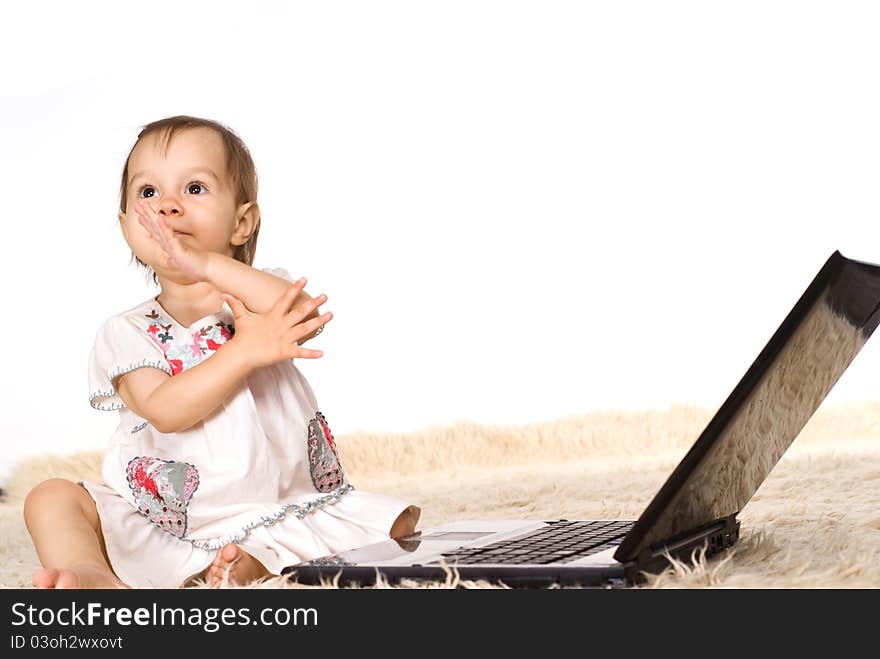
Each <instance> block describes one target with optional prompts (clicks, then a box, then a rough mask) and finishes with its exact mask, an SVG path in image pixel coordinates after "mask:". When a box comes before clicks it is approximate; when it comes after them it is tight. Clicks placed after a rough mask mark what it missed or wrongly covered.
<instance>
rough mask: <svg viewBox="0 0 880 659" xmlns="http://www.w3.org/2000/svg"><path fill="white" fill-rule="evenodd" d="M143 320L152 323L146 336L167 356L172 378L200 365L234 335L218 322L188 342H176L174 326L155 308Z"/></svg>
mask: <svg viewBox="0 0 880 659" xmlns="http://www.w3.org/2000/svg"><path fill="white" fill-rule="evenodd" d="M144 317H145V318H149V319H150V321H152V322H151V323H150V325H149V326H148V327H147V330H146V331H147V334H149V335H150V338H152V339H153V341H154V342H155V343H156V345H158V346H159V347H160V348H162V352H164V353H165V359H167V360H168V364H169V365H170V366H171V375H172V376H173V375H177V374H178V373H181V372H183V371H185V370H186V369H188V368H192V367H193V366H196V365H197V364H200V363H201V362H202V361H203V360H204V359H205V358H206V357H208V356H209V355H212V354H214V353H215V352H216V351H217V350H218V349H219V348H220V346H222V345H223V344H224V343H226V342H227V341H228V340H229V339H231V338H232V337H233V336H235V328H234V327H233V326H232V325H231V324H228V323H224V322H223V321H219V322H217V323H215V324H214V325H205V326H203V327H201V328H199V329H198V330H196V331H195V332H193V333H192V336H190V337H189V338H190V341H189V342H188V343H185V342H183V341H181V340H175V337H174V335H173V334H172V332H171V329H172V327H173V326H174V325H173V323H171V322H166V321H168V318H166V317H165V316H164V315H162V314H161V313H159V312H158V311H156V310H155V309H150V313H147V314H144ZM161 330H164V331H161Z"/></svg>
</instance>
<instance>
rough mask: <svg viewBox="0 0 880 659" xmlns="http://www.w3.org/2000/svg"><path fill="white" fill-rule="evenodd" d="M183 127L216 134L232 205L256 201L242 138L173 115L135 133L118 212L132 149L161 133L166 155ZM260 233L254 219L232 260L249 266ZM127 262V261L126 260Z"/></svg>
mask: <svg viewBox="0 0 880 659" xmlns="http://www.w3.org/2000/svg"><path fill="white" fill-rule="evenodd" d="M187 128H210V129H211V130H213V131H214V132H216V133H217V134H218V135H219V136H220V138H221V139H222V140H223V150H224V151H225V152H226V169H227V174H229V175H230V176H232V181H233V189H234V190H235V205H236V206H239V205H241V204H244V203H247V202H249V201H256V200H257V168H256V167H255V166H254V161H253V159H252V158H251V154H250V151H248V148H247V147H246V146H245V144H244V142H243V141H242V139H241V138H240V137H239V136H238V135H237V134H236V133H235V131H233V130H232V129H231V128H228V127H226V126H224V125H223V124H221V123H218V122H216V121H211V120H210V119H200V118H198V117H189V116H186V115H177V116H176V117H167V118H166V119H159V120H158V121H154V122H152V123H149V124H147V125H146V126H144V127H143V130H141V132H140V133H138V136H137V140H135V143H134V144H133V145H132V147H131V150H130V151H129V152H128V156H126V158H125V167H124V168H123V169H122V186H121V188H120V193H119V209H120V210H121V211H122V212H123V213H124V212H125V210H126V207H127V206H128V161H129V160H130V159H131V154H132V152H133V151H134V149H135V147H136V146H137V145H138V144H139V143H140V141H141V139H142V138H144V137H147V136H148V135H152V134H154V133H161V134H163V136H164V139H163V141H162V147H161V149H162V151H163V153H164V152H167V150H168V144H169V143H170V142H171V138H172V137H174V134H175V133H176V132H178V131H180V130H184V129H187ZM259 233H260V218H257V226H256V228H255V229H254V232H253V233H252V234H251V237H250V238H249V239H248V241H247V242H246V243H244V244H243V245H239V246H238V247H236V248H235V253H234V254H233V255H232V256H233V258H234V259H235V260H236V261H241V262H242V263H247V264H248V265H253V263H254V253H255V252H256V251H257V235H258V234H259ZM131 256H132V258H133V259H134V260H135V261H137V264H138V267H143V268H146V269H147V275H148V276H149V273H152V276H153V283H154V284H156V285H157V286H158V285H159V277H158V276H157V275H156V273H155V271H153V269H152V268H151V267H150V266H148V265H147V264H146V263H144V262H143V261H141V260H140V259H139V258H138V257H137V256H136V255H135V253H134V252H132V253H131ZM129 262H130V261H129Z"/></svg>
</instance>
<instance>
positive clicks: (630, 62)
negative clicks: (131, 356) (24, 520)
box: [0, 0, 880, 476]
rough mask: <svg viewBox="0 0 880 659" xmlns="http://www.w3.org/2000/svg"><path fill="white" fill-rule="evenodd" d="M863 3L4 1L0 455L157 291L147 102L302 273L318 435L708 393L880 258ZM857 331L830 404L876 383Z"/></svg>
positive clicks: (74, 407)
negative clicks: (230, 181)
mask: <svg viewBox="0 0 880 659" xmlns="http://www.w3.org/2000/svg"><path fill="white" fill-rule="evenodd" d="M878 18H880V10H878V9H877V6H876V5H875V4H872V3H867V2H866V3H841V2H822V3H817V2H804V1H799V2H769V1H767V0H763V1H761V2H738V3H714V2H706V1H699V2H662V3H657V2H643V3H637V2H625V3H617V2H615V3H608V2H596V3H588V2H571V3H567V2H511V1H509V0H508V1H505V2H479V1H476V0H468V1H466V2H453V1H451V0H445V1H444V2H435V3H420V2H412V1H406V2H351V3H338V2H332V3H331V2H321V3H302V4H293V3H277V2H253V1H251V2H248V3H243V2H240V1H236V2H216V1H212V2H198V3H196V2H181V1H180V0H176V1H174V2H160V1H155V0H152V1H151V2H149V3H119V2H107V3H88V2H86V3H83V2H78V3H62V2H58V3H46V2H28V3H18V6H17V7H16V8H15V9H11V8H10V6H9V5H4V9H3V17H2V20H0V62H2V65H0V96H2V98H0V119H2V121H0V186H2V202H3V203H2V211H3V218H2V221H3V224H2V227H3V230H2V237H3V242H4V246H3V256H2V258H0V278H2V279H0V281H2V286H3V288H2V293H3V297H2V300H0V308H2V310H3V318H2V323H0V344H2V346H3V356H4V360H3V369H4V370H3V373H4V377H3V378H2V380H0V387H2V416H0V423H2V428H0V431H2V441H3V450H2V455H0V476H2V474H4V473H6V472H7V471H8V468H9V467H10V465H11V464H12V463H13V462H14V461H15V460H17V459H19V458H20V457H22V456H24V455H28V454H33V453H39V452H45V451H49V450H51V451H58V452H69V451H76V450H81V449H89V448H101V447H103V446H105V445H106V442H107V440H108V439H109V437H110V435H111V434H112V431H113V429H114V428H115V424H116V416H117V415H116V413H115V412H112V413H111V412H99V411H96V410H93V409H92V408H91V407H89V404H88V391H87V372H86V363H87V362H86V360H87V356H88V352H89V349H90V348H91V345H92V342H93V339H94V335H95V331H96V330H97V328H98V327H99V325H100V324H101V323H102V322H103V321H104V320H105V319H106V318H107V317H108V316H110V315H112V314H114V313H117V312H119V311H121V310H123V309H126V308H129V307H131V306H134V305H135V304H137V303H139V302H141V301H143V300H145V299H146V298H147V297H149V296H151V295H154V294H155V293H157V292H158V291H157V290H155V289H154V288H153V287H152V284H150V285H147V284H146V283H145V280H144V275H143V271H139V270H137V269H136V267H135V266H134V265H130V264H129V250H128V248H127V246H126V245H125V243H124V241H123V239H122V237H121V235H120V232H119V230H118V228H117V226H116V213H117V209H118V203H119V184H120V176H121V172H122V167H123V163H124V159H125V156H126V155H127V153H128V152H129V149H130V148H131V146H132V145H133V143H134V140H135V138H136V136H137V133H138V132H139V130H140V128H141V126H143V125H144V124H146V123H148V122H150V121H153V120H156V119H159V118H162V117H166V116H170V115H175V114H190V115H195V116H201V117H207V118H210V119H214V120H217V121H220V122H222V123H225V124H226V125H228V126H230V127H231V128H233V129H234V130H235V131H236V132H238V133H239V135H241V137H242V138H243V139H244V141H245V142H246V143H247V144H248V146H249V148H250V150H251V153H252V155H253V157H254V160H255V162H256V164H257V168H258V173H259V175H260V196H259V202H260V206H261V208H262V211H263V224H262V229H261V232H260V238H259V243H258V249H257V257H256V262H255V265H256V266H257V267H279V266H280V267H285V268H287V269H288V270H289V271H290V272H291V274H293V275H294V276H299V275H303V274H304V275H306V276H308V277H309V280H310V282H309V284H308V286H307V290H308V291H309V292H310V293H311V294H312V295H317V294H319V293H321V292H326V293H327V294H328V296H329V300H328V302H327V304H326V305H324V307H323V308H324V309H325V310H331V311H333V312H334V314H335V316H336V318H335V319H334V320H333V321H332V322H331V323H330V324H329V325H328V326H327V330H326V331H325V332H324V334H323V335H322V336H321V337H319V338H318V339H317V340H316V341H313V342H312V346H313V347H318V348H321V349H323V350H324V351H325V353H326V354H325V356H324V357H323V358H322V359H320V360H317V361H310V362H309V361H302V362H300V363H299V366H300V368H301V370H302V371H303V373H304V374H305V375H306V377H307V378H308V379H309V381H310V382H311V384H312V386H313V388H314V390H315V392H316V394H317V396H318V400H319V403H320V405H321V409H322V411H324V413H325V414H326V415H327V418H328V421H329V422H330V424H331V427H332V428H333V430H334V433H335V434H337V435H339V434H344V433H348V432H354V431H358V430H369V431H410V430H418V429H424V428H426V427H428V426H431V425H438V424H448V423H452V422H454V421H456V420H459V419H470V420H474V421H477V422H481V423H502V424H519V423H526V422H534V421H541V420H553V419H557V418H561V417H564V416H568V415H572V414H579V413H583V412H586V411H590V410H594V409H600V408H621V409H632V408H642V407H665V406H667V405H669V404H670V403H675V402H680V403H696V404H700V405H706V406H710V407H713V408H715V407H717V406H718V405H720V404H721V402H722V401H723V400H724V398H725V397H726V396H727V394H728V393H729V391H730V389H731V388H732V387H733V386H734V385H735V384H736V383H737V382H738V381H739V379H740V377H741V376H742V375H743V373H744V372H745V370H746V369H747V367H748V366H749V365H750V364H751V362H752V360H753V359H754V358H755V356H756V355H757V354H758V352H759V351H760V349H761V348H762V347H763V346H764V344H765V342H766V341H767V340H768V339H769V337H770V335H771V334H772V333H773V331H775V329H776V327H777V326H778V325H779V323H780V322H781V320H782V319H783V318H784V316H785V315H786V314H787V313H788V311H789V310H790V309H791V306H792V305H793V304H794V302H795V301H796V299H797V298H798V297H799V296H800V294H801V293H802V292H803V290H804V288H806V286H807V284H809V282H810V281H811V280H812V278H813V276H814V275H815V274H816V272H817V271H818V270H819V268H820V267H821V266H822V264H823V263H824V262H825V260H826V259H827V258H828V256H829V255H830V254H831V253H832V252H833V251H834V250H835V249H839V250H840V251H841V252H842V253H843V254H844V255H845V256H849V257H852V258H856V259H859V260H865V261H873V262H880V242H878V240H877V238H878V229H877V219H878V194H877V182H878V173H880V172H878V170H880V158H878V153H880V121H878V117H880V91H878V90H880V87H878V85H877V79H878V62H880V40H878V39H877V38H876V35H877V33H878V28H880V21H878ZM877 344H878V342H877V341H876V340H875V342H873V343H872V342H869V343H868V345H867V346H866V347H865V349H864V350H863V351H862V353H861V354H860V355H859V357H858V358H857V359H856V361H855V362H854V363H853V365H852V366H851V367H850V368H849V370H848V371H847V372H846V373H845V375H844V376H843V378H842V379H841V381H840V382H839V384H838V385H837V388H835V390H834V391H832V393H831V395H830V396H829V398H828V402H830V401H831V400H832V399H836V400H842V399H846V400H862V399H874V398H876V384H875V381H874V377H873V376H874V373H875V372H876V371H877V367H878V365H880V347H878V345H877Z"/></svg>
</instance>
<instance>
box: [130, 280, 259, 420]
mask: <svg viewBox="0 0 880 659" xmlns="http://www.w3.org/2000/svg"><path fill="white" fill-rule="evenodd" d="M270 276H271V275H270ZM252 363H253V360H251V359H250V358H249V357H248V355H247V354H245V353H244V351H243V350H241V349H240V348H239V346H238V345H236V344H235V343H234V342H229V343H225V344H223V345H222V346H221V347H220V348H219V349H218V350H217V351H216V352H215V353H214V354H213V355H211V358H210V359H206V360H204V361H203V362H201V363H200V364H197V365H196V366H193V367H191V368H188V369H186V370H185V371H182V372H181V373H178V374H177V375H175V376H174V377H171V376H170V375H168V374H167V373H165V372H164V371H161V370H159V369H156V368H139V369H136V370H134V371H130V372H129V373H126V374H125V375H123V376H121V377H120V379H119V380H118V384H117V385H116V390H117V391H118V392H119V397H120V398H121V399H122V401H123V402H124V403H125V405H126V407H128V408H129V409H130V410H131V411H132V412H134V413H135V414H137V415H138V416H140V417H142V418H144V419H146V420H147V421H149V422H150V423H151V424H152V425H153V427H154V428H155V429H156V430H158V431H159V432H162V433H174V432H181V431H183V430H186V429H188V428H191V427H192V426H194V425H195V424H197V423H198V422H199V421H201V420H202V419H204V418H205V417H207V416H209V415H210V414H211V413H212V412H214V410H216V409H217V408H218V407H220V405H221V403H223V401H225V400H226V399H227V398H228V397H229V396H230V395H231V394H232V393H233V392H235V390H236V389H238V388H239V386H241V384H242V383H243V382H244V381H245V380H246V379H247V377H248V375H250V373H251V371H252V370H253V366H252Z"/></svg>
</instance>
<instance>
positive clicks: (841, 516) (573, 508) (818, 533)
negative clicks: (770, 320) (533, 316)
mask: <svg viewBox="0 0 880 659" xmlns="http://www.w3.org/2000/svg"><path fill="white" fill-rule="evenodd" d="M713 414H714V410H708V409H698V408H693V407H685V406H674V407H671V408H669V409H666V410H655V411H646V412H625V413H624V412H620V413H618V412H601V413H591V414H586V415H582V416H575V417H570V418H567V419H562V420H559V421H556V422H550V423H540V424H533V425H527V426H483V425H479V424H475V423H469V422H459V423H457V424H454V425H451V426H449V427H440V428H430V429H428V430H426V431H424V432H421V433H411V434H357V435H347V436H346V435H342V436H340V437H338V438H337V446H338V447H339V451H340V457H341V459H342V464H343V466H344V467H345V469H346V473H347V474H348V475H349V478H350V480H351V482H352V483H353V484H354V485H355V486H356V487H359V488H362V489H364V490H367V491H372V492H382V493H386V494H389V495H393V496H398V497H400V498H402V499H406V500H408V501H411V502H413V503H415V504H417V505H420V506H421V508H422V519H421V522H420V524H419V528H420V529H422V530H424V529H428V528H430V527H432V526H436V525H439V524H441V523H444V522H447V521H452V520H455V519H491V518H520V519H555V518H568V519H606V518H614V519H636V518H637V517H638V515H639V514H640V513H641V511H642V509H643V508H644V506H646V505H647V503H648V502H649V501H650V500H651V498H652V497H653V496H654V494H655V493H656V491H657V490H658V489H659V487H660V486H661V485H662V484H663V482H664V481H665V480H666V478H667V477H668V475H669V474H670V473H671V471H672V469H673V468H674V467H675V465H676V464H678V462H679V460H680V459H681V458H682V457H683V456H684V454H685V453H686V452H687V450H688V449H689V448H690V446H691V444H692V443H693V442H694V441H695V439H696V438H697V436H698V435H699V434H700V432H702V430H703V428H704V427H705V424H706V423H707V422H708V421H709V419H710V418H711V417H712V415H713ZM878 440H880V402H878V403H859V404H846V405H843V404H838V405H826V406H823V407H821V408H820V409H819V411H818V412H817V413H816V414H815V416H814V417H813V418H812V419H811V420H810V421H809V422H808V424H807V426H806V427H805V428H804V430H803V431H802V432H801V434H800V436H799V437H798V438H797V439H796V440H795V442H794V444H793V445H792V447H791V448H790V449H789V451H788V452H787V453H786V454H785V455H783V457H782V459H781V461H780V462H779V463H778V464H777V465H776V467H775V468H774V469H773V471H772V472H771V473H770V476H769V478H768V479H767V480H766V481H765V482H764V484H763V485H762V486H761V487H760V489H759V490H758V492H757V493H756V494H755V496H754V497H753V499H752V500H751V501H750V502H749V504H748V505H747V506H746V507H745V508H744V510H743V512H742V513H741V514H740V520H741V522H742V529H741V537H740V541H739V543H738V544H737V545H736V546H735V547H734V548H733V549H732V550H728V551H727V552H726V553H725V554H723V555H721V556H720V557H717V558H715V559H712V560H709V561H706V560H705V559H703V558H702V557H700V556H697V557H695V560H694V561H693V562H691V563H688V564H685V563H678V564H676V565H675V566H674V567H672V568H669V569H667V570H666V571H665V572H663V573H661V574H658V575H654V576H652V577H650V578H649V580H648V583H647V584H645V585H644V586H643V587H646V588H877V587H880V495H878V494H877V493H878V491H880V442H878ZM99 459H100V455H99V454H98V453H96V452H89V453H80V454H75V455H71V456H47V457H45V458H40V459H31V460H28V461H24V462H22V463H20V464H19V465H17V467H16V469H15V470H14V471H13V473H12V475H11V477H10V478H9V479H8V480H7V482H6V483H4V484H3V486H4V489H5V490H6V495H5V498H4V499H3V501H2V502H0V553H2V556H3V561H2V564H0V586H2V587H6V588H25V587H31V575H32V574H33V572H34V570H36V569H38V568H39V567H40V566H39V561H38V559H37V556H36V553H35V551H34V549H33V546H32V545H31V542H30V537H29V536H28V534H27V531H26V529H25V526H24V522H23V521H22V516H21V507H22V502H23V500H24V497H25V496H26V495H27V492H28V491H29V490H30V488H31V487H33V485H35V484H36V483H38V482H40V481H41V480H43V479H46V478H50V477H62V478H69V479H71V480H77V479H80V478H84V477H85V478H90V479H94V480H100V477H99ZM456 586H458V587H488V586H489V584H487V583H484V582H469V581H464V580H459V579H457V576H456V575H455V574H452V573H450V575H449V577H448V578H447V580H446V582H435V583H430V584H415V583H410V582H404V583H403V584H400V585H399V586H396V587H400V588H408V587H420V588H450V587H456ZM196 587H199V586H196ZM201 587H204V585H203V584H201ZM248 587H259V588H281V587H295V588H308V586H303V585H300V584H289V583H287V582H286V581H285V580H282V579H280V578H274V579H268V580H265V581H263V582H260V583H256V582H255V583H253V584H250V585H249V586H248ZM377 587H390V586H388V585H387V584H379V585H378V586H377Z"/></svg>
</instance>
